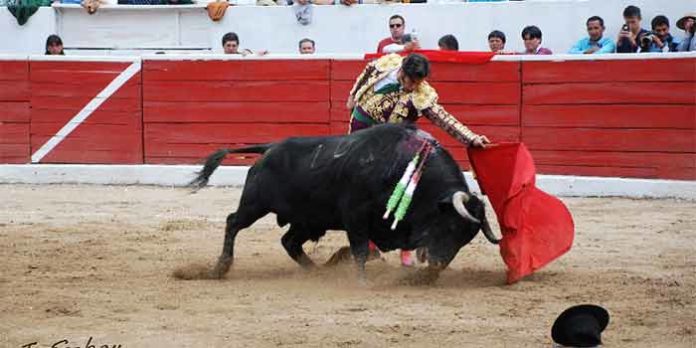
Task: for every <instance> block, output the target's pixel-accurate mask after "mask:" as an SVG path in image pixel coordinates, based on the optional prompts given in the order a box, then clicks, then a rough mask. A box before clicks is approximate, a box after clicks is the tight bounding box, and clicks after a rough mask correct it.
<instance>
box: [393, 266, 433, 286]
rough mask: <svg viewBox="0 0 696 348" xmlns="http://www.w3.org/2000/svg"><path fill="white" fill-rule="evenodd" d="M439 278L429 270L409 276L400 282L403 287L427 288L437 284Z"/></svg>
mask: <svg viewBox="0 0 696 348" xmlns="http://www.w3.org/2000/svg"><path fill="white" fill-rule="evenodd" d="M438 277H439V274H438V273H433V272H430V271H427V270H420V271H418V272H415V273H412V274H409V275H407V276H405V277H403V278H401V279H400V280H399V283H400V284H402V285H410V286H427V285H432V284H434V283H435V281H436V280H437V278H438Z"/></svg>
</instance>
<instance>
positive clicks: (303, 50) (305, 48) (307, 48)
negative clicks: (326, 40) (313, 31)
mask: <svg viewBox="0 0 696 348" xmlns="http://www.w3.org/2000/svg"><path fill="white" fill-rule="evenodd" d="M299 46H300V54H314V40H312V39H302V40H300V43H299Z"/></svg>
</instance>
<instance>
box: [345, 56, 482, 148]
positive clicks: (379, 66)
mask: <svg viewBox="0 0 696 348" xmlns="http://www.w3.org/2000/svg"><path fill="white" fill-rule="evenodd" d="M402 61H403V57H401V56H400V55H398V54H389V55H386V56H383V57H381V58H379V59H377V60H376V61H373V62H371V63H369V64H368V65H367V67H366V68H365V70H363V72H362V73H361V74H360V76H359V77H358V79H357V80H356V81H355V85H353V88H352V89H351V91H350V96H352V97H353V100H355V105H356V107H358V108H359V109H360V110H361V111H362V112H364V113H365V114H367V115H368V116H369V117H371V118H372V119H373V120H375V121H376V122H378V123H400V122H403V121H404V120H406V121H410V122H415V121H416V120H417V119H418V118H419V117H420V116H425V117H426V118H427V119H428V120H430V121H431V122H432V123H434V124H435V125H437V126H438V127H440V128H442V129H443V130H444V131H446V132H447V133H448V134H450V135H451V136H453V137H454V138H456V139H457V140H459V141H460V142H462V143H465V144H469V143H471V142H472V141H473V140H474V139H476V138H477V137H478V135H476V134H475V133H474V132H472V131H471V130H469V128H467V127H466V126H465V125H463V124H462V123H461V122H459V121H458V120H457V119H456V118H454V116H452V115H451V114H450V113H448V112H447V111H445V109H444V108H443V107H442V106H440V105H439V104H438V103H437V99H438V96H437V92H436V91H435V89H434V88H433V87H432V86H430V84H428V83H427V82H426V81H423V82H422V83H421V84H420V85H419V86H418V88H417V89H416V90H414V91H412V92H405V91H403V90H398V91H395V92H391V93H386V94H377V93H375V88H374V86H375V84H376V83H377V82H378V81H380V80H382V79H383V78H385V77H387V75H389V73H391V72H392V71H394V70H395V69H398V68H400V67H401V62H402Z"/></svg>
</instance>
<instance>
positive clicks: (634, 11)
mask: <svg viewBox="0 0 696 348" xmlns="http://www.w3.org/2000/svg"><path fill="white" fill-rule="evenodd" d="M623 16H624V18H628V17H638V18H641V16H640V9H639V8H638V7H636V6H633V5H630V6H626V8H625V9H624V12H623Z"/></svg>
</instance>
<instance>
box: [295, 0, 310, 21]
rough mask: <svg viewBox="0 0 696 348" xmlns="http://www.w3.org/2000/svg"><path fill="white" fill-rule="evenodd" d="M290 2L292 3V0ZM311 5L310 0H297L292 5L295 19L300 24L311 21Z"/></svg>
mask: <svg viewBox="0 0 696 348" xmlns="http://www.w3.org/2000/svg"><path fill="white" fill-rule="evenodd" d="M290 4H291V5H292V1H291V2H290ZM312 6H313V5H312V1H311V0H297V1H296V2H295V4H294V5H292V8H293V10H294V11H295V19H297V23H300V24H302V25H308V24H309V23H312V13H313V12H314V11H313V7H312Z"/></svg>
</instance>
